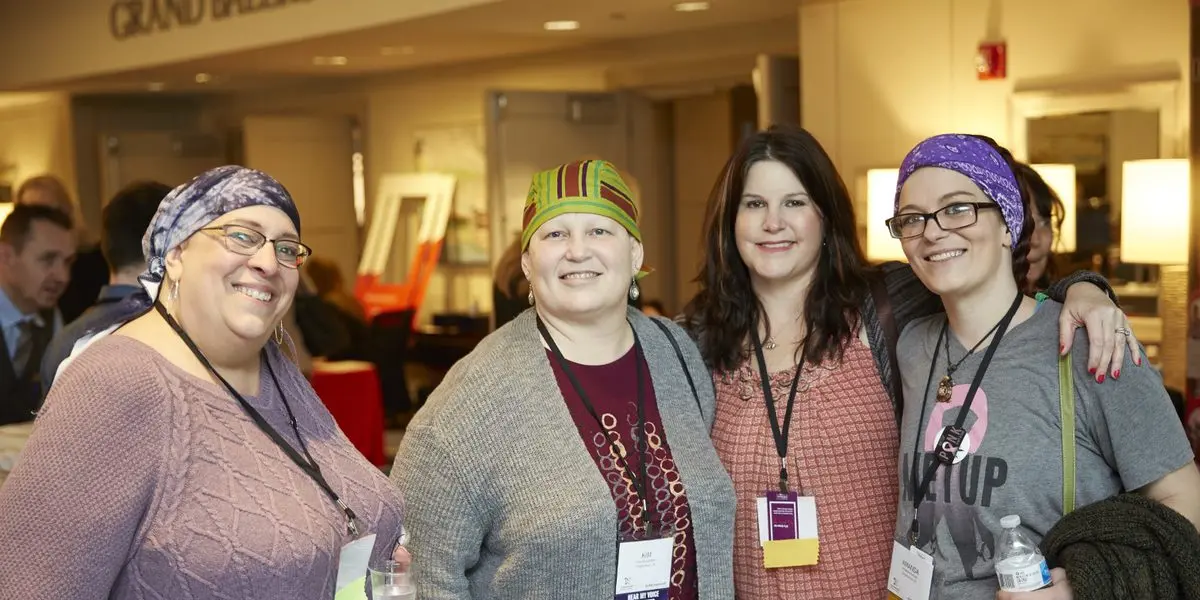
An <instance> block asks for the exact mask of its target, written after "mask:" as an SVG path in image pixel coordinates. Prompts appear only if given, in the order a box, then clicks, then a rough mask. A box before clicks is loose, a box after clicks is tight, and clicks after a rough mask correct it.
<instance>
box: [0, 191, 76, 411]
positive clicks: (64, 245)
mask: <svg viewBox="0 0 1200 600" xmlns="http://www.w3.org/2000/svg"><path fill="white" fill-rule="evenodd" d="M72 225H73V223H72V222H71V217H69V216H67V215H66V214H65V213H63V212H61V211H59V210H58V209H55V208H51V207H48V206H41V205H34V204H18V205H16V206H15V207H14V208H13V211H12V212H11V213H9V215H8V217H7V218H6V219H5V220H4V224H3V225H0V425H7V424H9V423H23V422H26V421H32V420H33V417H34V411H35V410H37V407H38V402H39V400H40V397H41V383H40V381H39V379H40V377H39V372H40V367H41V359H42V354H43V353H44V352H45V349H46V346H47V345H48V344H49V342H50V339H51V337H52V336H53V335H54V332H55V331H57V330H58V329H61V328H62V315H61V314H60V313H59V312H58V309H57V308H55V305H56V304H57V303H58V299H59V297H61V296H62V293H63V290H65V289H66V288H67V281H68V280H69V279H70V274H71V263H72V262H73V261H74V259H75V236H74V234H73V233H72Z"/></svg>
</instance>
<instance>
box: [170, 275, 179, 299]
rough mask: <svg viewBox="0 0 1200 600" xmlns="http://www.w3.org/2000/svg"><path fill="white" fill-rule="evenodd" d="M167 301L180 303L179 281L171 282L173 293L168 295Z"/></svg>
mask: <svg viewBox="0 0 1200 600" xmlns="http://www.w3.org/2000/svg"><path fill="white" fill-rule="evenodd" d="M167 299H168V300H170V301H171V302H173V303H174V302H178V301H179V281H178V280H175V281H172V282H171V293H169V294H167Z"/></svg>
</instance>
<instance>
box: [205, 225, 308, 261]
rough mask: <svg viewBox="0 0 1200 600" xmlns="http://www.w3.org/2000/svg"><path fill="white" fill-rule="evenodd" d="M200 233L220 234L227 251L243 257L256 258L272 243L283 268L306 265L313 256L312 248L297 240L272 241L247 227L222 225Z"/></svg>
mask: <svg viewBox="0 0 1200 600" xmlns="http://www.w3.org/2000/svg"><path fill="white" fill-rule="evenodd" d="M200 231H203V232H206V233H213V234H216V233H218V232H219V233H220V235H218V236H217V237H218V239H220V240H221V244H222V245H224V246H225V249H226V250H229V251H230V252H233V253H234V254H241V255H242V256H254V255H255V254H256V253H257V252H258V251H259V250H260V249H262V247H263V246H265V245H266V244H267V243H268V242H270V243H271V244H272V245H273V246H274V247H275V260H276V261H278V262H279V265H280V266H282V267H287V268H289V269H295V268H298V267H300V266H301V265H303V264H304V261H305V260H308V257H309V256H312V248H309V247H308V246H305V245H304V244H301V243H300V242H297V241H296V240H279V239H275V240H273V239H270V238H268V237H267V236H266V235H265V234H263V233H262V232H261V231H255V230H253V229H251V228H249V227H246V226H245V225H233V224H230V225H220V226H217V227H205V228H204V229H201V230H200Z"/></svg>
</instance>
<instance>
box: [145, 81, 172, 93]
mask: <svg viewBox="0 0 1200 600" xmlns="http://www.w3.org/2000/svg"><path fill="white" fill-rule="evenodd" d="M166 87H167V84H165V83H163V82H161V81H151V82H150V83H148V84H146V89H148V90H150V91H152V92H161V91H163V90H164V89H165V88H166Z"/></svg>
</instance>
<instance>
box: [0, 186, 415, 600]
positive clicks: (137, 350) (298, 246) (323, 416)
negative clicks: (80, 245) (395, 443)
mask: <svg viewBox="0 0 1200 600" xmlns="http://www.w3.org/2000/svg"><path fill="white" fill-rule="evenodd" d="M300 239H301V238H300V215H299V212H298V211H297V209H296V205H295V203H294V202H293V201H292V198H291V196H290V195H289V194H288V192H287V190H285V189H284V188H283V186H281V185H280V184H279V183H278V182H277V181H275V180H274V179H272V178H271V177H270V176H268V175H266V174H265V173H262V172H259V171H255V170H252V169H247V168H243V167H234V166H228V167H221V168H218V169H214V170H211V171H208V172H206V173H204V174H202V175H200V176H199V177H197V178H196V179H194V180H192V181H191V182H190V183H187V184H185V185H183V186H180V187H179V188H177V189H176V190H174V191H173V192H171V194H170V195H168V196H167V197H166V198H165V199H164V200H163V202H162V204H161V206H160V207H159V210H158V212H157V214H156V215H155V217H154V220H153V222H152V223H151V225H150V228H149V230H148V231H147V232H146V236H145V238H144V240H143V244H142V245H143V249H144V250H145V254H146V259H147V267H146V271H145V272H144V273H143V274H142V276H141V277H140V281H141V283H142V285H143V287H144V290H145V292H146V293H145V294H138V295H136V296H134V297H132V298H130V299H128V300H127V301H126V303H125V305H124V307H123V308H124V310H123V311H122V313H121V315H120V316H119V318H118V319H117V322H115V323H112V324H111V326H109V327H106V328H104V329H103V330H102V331H99V332H95V335H93V336H92V337H91V338H90V339H88V340H87V341H86V342H84V343H81V344H80V346H78V347H77V348H76V352H75V356H73V360H72V362H71V364H69V365H66V366H64V368H63V369H62V370H61V372H60V374H59V376H58V378H57V380H56V381H55V384H54V387H53V388H52V389H51V391H50V394H49V396H48V397H47V400H46V404H45V406H44V408H43V409H42V411H41V414H39V416H38V419H37V422H36V424H35V426H34V431H33V434H32V437H31V438H30V441H29V444H28V446H27V447H26V449H25V451H24V453H23V455H22V457H21V461H20V463H19V464H18V465H17V466H16V468H15V469H14V470H13V472H12V475H11V477H10V478H9V479H8V480H7V482H6V484H5V485H4V487H3V488H2V489H0V514H4V515H7V516H6V517H5V518H4V519H0V564H4V565H7V567H8V568H5V569H3V570H0V589H2V590H5V592H6V596H11V597H21V598H25V597H29V598H35V597H76V598H83V597H95V598H145V597H165V598H182V597H186V598H193V599H204V598H214V599H215V598H267V599H274V598H277V599H279V600H283V599H288V600H291V599H294V598H313V599H317V598H320V599H328V598H332V597H334V595H335V594H337V597H338V598H343V597H353V596H357V597H362V596H363V594H364V583H363V578H364V576H365V574H366V568H367V565H368V562H369V563H371V564H372V565H373V566H382V564H383V563H384V562H385V561H387V560H388V559H389V558H391V557H392V553H393V548H394V547H395V545H396V542H397V540H398V539H399V537H400V532H401V524H400V519H401V499H400V496H399V493H398V492H397V491H396V490H395V487H393V486H392V485H390V484H389V482H388V480H387V479H386V478H385V477H384V476H383V475H382V474H381V473H380V472H379V470H378V469H376V468H375V467H373V466H372V465H371V464H369V463H368V462H367V461H366V460H365V459H364V458H363V457H362V455H361V454H359V453H358V452H357V451H356V450H355V449H354V447H353V446H352V445H351V444H350V442H349V441H348V440H347V439H346V437H345V436H344V435H343V434H342V432H341V431H340V430H339V429H338V427H337V425H336V424H335V423H334V421H333V419H332V418H331V417H330V415H329V413H328V411H327V410H326V409H325V408H324V406H323V405H322V404H321V401H320V400H319V399H318V398H317V396H316V394H315V393H314V392H313V389H312V387H311V386H310V385H309V384H308V382H307V381H306V380H305V378H304V377H303V375H301V373H300V372H299V370H298V369H297V368H296V367H295V365H294V364H293V363H292V362H291V361H289V360H288V359H287V358H286V357H285V356H284V354H283V352H282V351H281V348H280V343H281V342H282V340H283V334H282V329H281V326H280V323H281V321H282V319H283V317H284V315H285V314H286V313H287V311H288V308H289V307H290V305H291V302H292V299H293V296H294V294H295V292H296V288H297V285H298V283H299V272H298V270H297V268H298V267H299V266H300V265H301V264H302V263H303V262H304V260H305V259H306V258H307V257H308V256H309V254H310V250H309V248H308V247H307V246H305V245H304V244H303V243H302V242H301V241H300ZM18 515H19V516H18Z"/></svg>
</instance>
